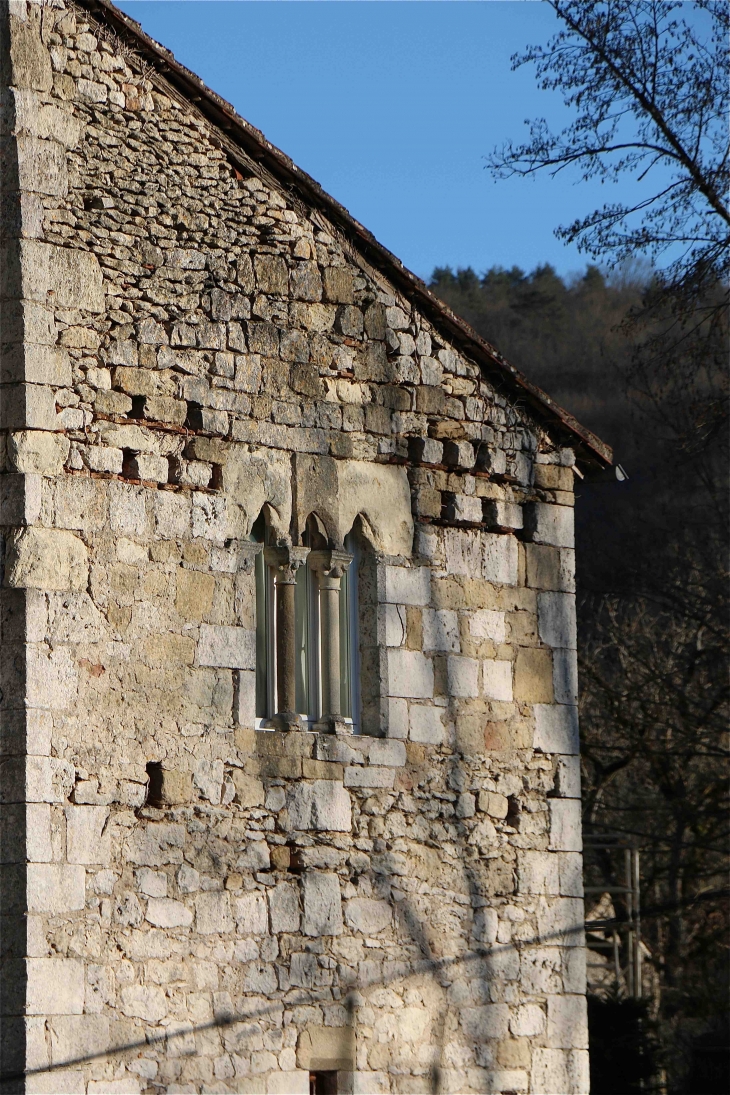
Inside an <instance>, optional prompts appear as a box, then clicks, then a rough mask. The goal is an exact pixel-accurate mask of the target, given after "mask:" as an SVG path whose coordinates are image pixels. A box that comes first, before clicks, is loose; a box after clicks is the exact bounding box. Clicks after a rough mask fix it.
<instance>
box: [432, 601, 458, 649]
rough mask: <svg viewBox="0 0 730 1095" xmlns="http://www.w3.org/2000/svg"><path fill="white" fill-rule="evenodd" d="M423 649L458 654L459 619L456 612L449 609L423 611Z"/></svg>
mask: <svg viewBox="0 0 730 1095" xmlns="http://www.w3.org/2000/svg"><path fill="white" fill-rule="evenodd" d="M423 649H424V650H439V651H441V650H444V651H449V652H451V653H458V652H459V650H460V649H461V648H460V645H459V618H458V616H457V614H456V612H453V611H451V610H449V609H442V610H441V609H439V610H434V609H432V608H427V609H424V612H423Z"/></svg>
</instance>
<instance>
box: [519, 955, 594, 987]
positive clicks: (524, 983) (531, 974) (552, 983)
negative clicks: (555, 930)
mask: <svg viewBox="0 0 730 1095" xmlns="http://www.w3.org/2000/svg"><path fill="white" fill-rule="evenodd" d="M578 950H579V948H575V947H571V948H568V949H567V950H565V951H562V952H561V950H560V948H559V947H555V946H549V947H533V946H530V947H527V948H526V949H524V950H523V951H522V954H521V956H520V984H521V987H522V990H523V991H524V992H525V993H526V994H528V995H530V996H535V995H539V996H544V995H545V994H546V993H550V992H560V990H561V985H562V980H561V976H560V966H561V957H562V956H564V955H566V954H568V953H572V952H573V951H578Z"/></svg>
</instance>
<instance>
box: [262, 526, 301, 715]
mask: <svg viewBox="0 0 730 1095" xmlns="http://www.w3.org/2000/svg"><path fill="white" fill-rule="evenodd" d="M308 554H309V548H303V547H292V546H284V547H269V548H265V550H264V558H265V559H266V562H267V564H268V565H269V566H270V567H272V569H273V571H274V575H275V580H276V715H275V716H274V718H273V720H272V722H273V724H274V725H275V726H276V727H277V729H280V730H291V729H294V728H295V727H297V726H299V721H300V720H299V716H298V714H297V711H296V630H295V607H294V606H295V587H296V582H297V571H298V570H299V567H300V566H303V565H304V564H305V563H306V561H307V555H308Z"/></svg>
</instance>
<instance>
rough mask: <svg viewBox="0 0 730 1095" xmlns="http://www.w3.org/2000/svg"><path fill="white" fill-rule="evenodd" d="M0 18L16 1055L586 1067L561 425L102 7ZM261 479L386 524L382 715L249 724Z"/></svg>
mask: <svg viewBox="0 0 730 1095" xmlns="http://www.w3.org/2000/svg"><path fill="white" fill-rule="evenodd" d="M4 18H5V19H6V20H7V22H6V31H7V37H6V42H7V43H8V44H9V54H10V55H9V57H8V56H6V57H5V58H4V65H5V72H6V77H5V78H6V80H7V82H8V83H9V84H10V89H8V88H6V87H5V86H3V91H2V96H3V100H2V130H1V132H2V141H3V164H4V171H3V210H4V214H3V233H4V238H3V255H4V262H3V284H2V293H1V296H2V307H3V312H2V324H3V330H2V343H3V356H2V376H1V381H2V391H1V395H2V405H1V410H2V425H3V427H4V434H3V438H4V442H5V449H4V452H5V455H4V475H3V476H2V480H3V485H2V525H3V526H4V531H5V539H6V545H7V547H6V560H5V588H4V590H3V615H2V636H1V637H2V643H3V646H2V674H3V681H2V687H3V699H2V707H3V721H2V728H3V734H2V751H3V761H4V763H3V769H2V771H3V776H2V780H1V784H2V788H1V789H2V794H3V796H4V800H5V805H4V806H3V810H4V815H3V816H4V819H5V823H4V829H3V833H4V844H3V848H4V851H3V863H5V864H6V866H5V867H4V868H3V870H4V872H5V878H6V885H5V887H4V895H5V896H4V901H5V907H4V915H5V916H6V918H7V920H6V923H7V924H11V923H12V924H13V925H15V927H14V929H13V930H14V934H13V935H12V939H13V944H12V949H13V958H14V960H16V961H17V962H20V960H21V959H23V958H25V957H28V965H27V970H28V972H27V981H22V982H21V981H18V979H17V978H16V979H15V981H14V985H15V991H13V992H10V991H9V990H8V988H7V986H5V987H4V988H3V997H2V999H3V1004H2V1006H3V1009H4V1011H5V1013H6V1014H8V1015H19V1014H20V1013H21V1012H22V1010H23V1002H22V1001H20V1002H19V998H18V997H19V994H20V995H23V993H24V994H25V1010H26V1011H27V1012H28V1013H29V1017H28V1018H27V1019H25V1020H24V1021H22V1020H18V1023H19V1025H17V1024H16V1025H12V1024H11V1025H10V1026H8V1025H7V1024H6V1030H12V1032H13V1036H12V1038H11V1039H10V1040H9V1041H6V1044H5V1046H4V1049H3V1052H4V1054H5V1056H4V1061H5V1066H4V1067H6V1068H12V1067H16V1065H17V1062H18V1060H20V1059H21V1058H22V1059H23V1061H24V1063H26V1064H27V1066H28V1067H31V1068H39V1069H44V1068H47V1067H48V1066H49V1065H55V1066H57V1065H59V1063H60V1064H63V1062H68V1061H72V1060H74V1059H75V1058H78V1057H84V1056H86V1055H91V1056H92V1057H93V1059H90V1060H88V1061H86V1062H82V1063H77V1064H75V1065H69V1066H68V1067H64V1068H62V1069H61V1072H60V1074H59V1073H58V1072H57V1073H54V1074H53V1075H54V1080H53V1083H54V1084H55V1085H58V1084H60V1083H63V1084H66V1085H67V1086H66V1087H65V1090H68V1091H77V1090H78V1091H85V1090H87V1088H86V1085H87V1084H88V1085H89V1086H88V1091H90V1092H91V1091H95V1090H99V1091H101V1090H103V1091H110V1090H119V1091H133V1090H147V1085H148V1083H153V1084H155V1085H157V1086H156V1087H154V1088H153V1087H150V1088H149V1090H153V1089H154V1090H170V1091H173V1090H191V1091H214V1090H215V1091H252V1092H258V1091H280V1090H299V1087H301V1089H302V1090H307V1086H306V1085H307V1078H306V1070H307V1069H309V1068H311V1067H315V1068H316V1067H320V1068H340V1070H341V1071H342V1073H343V1075H342V1077H341V1083H348V1082H349V1083H352V1084H354V1085H355V1090H373V1091H386V1092H387V1091H394V1092H399V1091H422V1090H424V1089H425V1088H424V1085H431V1084H432V1083H435V1084H437V1085H440V1087H439V1088H438V1089H439V1090H454V1091H456V1090H458V1091H498V1090H528V1089H529V1090H531V1091H534V1092H539V1091H546V1090H553V1087H552V1086H550V1085H557V1086H554V1090H561V1091H562V1090H565V1091H582V1090H584V1089H585V1084H586V1082H587V1081H586V1054H585V1044H586V1043H585V1019H584V1001H583V996H582V994H583V992H584V969H583V967H584V952H583V948H582V936H581V932H580V930H576V928H577V927H578V926H579V925H580V924H581V923H582V901H581V894H582V889H581V880H580V831H579V816H580V815H579V801H578V795H579V778H578V765H577V757H576V755H575V754H576V752H577V720H576V715H575V707H574V704H575V701H576V680H575V621H574V582H573V574H574V567H573V540H572V508H571V507H572V501H573V495H572V478H573V476H572V470H571V465H572V453H570V452H568V451H565V450H560V449H558V448H557V447H556V446H555V445H554V444H553V443H552V442H551V440H550V438H549V437H548V436H547V435H546V434H545V432H544V431H542V430H541V429H539V428H538V427H537V426H536V424H535V423H534V422H532V421H531V420H530V418H529V417H528V416H527V415H526V414H525V413H524V411H521V410H520V409H519V408H516V407H514V406H513V405H511V403H510V401H509V399H508V398H507V397H506V395H505V394H500V393H499V392H496V391H495V390H494V389H493V388H492V387H490V386H489V385H488V384H487V383H486V382H485V381H484V380H483V379H481V377H480V373H479V370H478V368H477V366H476V365H475V364H474V363H472V362H470V361H469V360H467V359H465V358H464V357H463V356H462V355H460V354H459V353H457V352H456V351H455V350H454V349H453V347H452V346H450V345H449V343H448V340H447V339H445V338H444V337H442V336H441V335H440V334H439V332H438V331H436V330H435V329H434V328H433V326H432V325H431V324H430V323H429V322H428V321H427V320H426V319H425V318H424V317H423V316H421V315H419V314H418V312H417V311H415V310H414V309H413V308H412V307H411V305H410V304H409V302H408V301H407V300H405V299H404V298H402V297H401V296H399V294H398V293H397V292H396V291H395V290H394V289H393V287H392V286H390V285H389V284H388V282H387V281H386V279H385V278H384V277H383V276H382V275H381V274H378V273H377V272H375V271H373V270H372V269H371V268H370V267H369V266H368V264H367V263H366V262H364V261H363V260H362V259H361V258H359V257H358V256H357V254H356V253H355V252H354V251H353V249H352V248H351V246H350V245H349V244H347V242H346V241H344V240H342V239H341V238H339V237H338V235H337V233H336V232H335V231H334V230H333V229H332V228H331V226H330V225H328V224H327V223H326V221H325V220H324V218H323V216H322V215H321V214H312V213H310V212H308V211H307V210H306V209H304V208H302V206H301V204H300V203H299V202H297V201H295V200H294V199H292V198H290V197H288V196H287V195H286V194H285V193H284V192H283V191H282V190H280V189H279V188H277V187H276V186H275V185H274V184H273V182H272V180H270V179H268V178H266V179H263V178H261V177H258V176H253V175H246V173H245V170H242V168H244V169H245V164H244V163H243V162H239V163H238V164H237V166H234V164H232V163H231V162H230V160H229V159H228V157H227V155H226V153H225V151H224V149H223V148H222V146H221V141H220V139H219V138H218V136H217V135H216V133H215V132H214V131H213V130H212V128H211V126H210V125H209V124H208V123H207V122H206V121H205V120H204V119H202V118H201V117H199V116H198V115H197V114H196V113H195V111H194V109H193V108H191V107H190V106H187V105H185V104H182V103H180V102H179V101H177V99H176V97H175V95H174V93H172V92H171V91H170V89H167V92H166V89H165V87H164V85H163V84H162V83H161V81H160V79H159V78H158V77H155V78H154V80H153V79H151V76H150V73H149V71H148V70H146V69H145V66H144V64H142V63H140V61H139V59H138V58H135V56H134V55H133V54H132V53H130V51H129V49H128V48H127V47H126V46H122V44H121V43H120V42H119V40H118V39H115V38H114V36H113V35H111V34H108V33H107V32H104V31H101V30H100V29H99V28H98V27H96V26H95V25H91V24H90V23H89V22H88V20H86V22H84V21H83V20H84V18H85V17H83V15H81V14H78V15H75V14H74V12H73V11H72V10H71V9H65V8H63V7H60V6H58V7H55V8H50V7H47V8H45V9H43V11H42V13H41V11H40V10H39V8H38V6H36V5H28V7H27V8H26V6H25V5H24V4H16V5H12V6H11V9H10V12H9V13H8V12H7V11H6V13H5V15H4ZM477 461H478V464H477ZM409 500H410V507H409V505H408V503H409ZM264 502H266V503H268V504H269V505H270V507H271V512H272V514H273V519H274V523H275V528H276V531H277V534H278V535H279V536H280V538H281V539H283V540H287V539H289V540H290V541H293V542H294V543H298V542H299V541H300V537H301V534H302V531H303V527H304V521H305V519H306V516H307V514H308V513H309V512H310V511H311V510H312V509H316V510H317V512H319V513H320V516H321V517H322V519H323V521H324V524H325V526H326V528H327V531H328V534H329V535H330V538H331V540H332V541H333V543H335V544H341V542H342V539H343V538H344V536H345V535H346V533H347V532H348V531H349V529H350V528H351V527H352V523H353V520H354V519H355V517H356V516H357V515H358V514H361V515H362V516H363V517H364V518H365V520H366V523H367V528H368V534H369V536H370V538H371V542H372V545H373V549H374V551H375V555H376V559H377V575H376V586H377V590H376V592H375V597H376V600H377V602H378V605H379V607H378V608H377V613H376V618H374V619H373V621H372V627H373V634H374V635H375V636H376V648H377V667H376V670H375V671H374V672H375V673H376V677H377V681H376V683H375V684H374V685H373V687H374V689H375V690H376V691H377V693H378V718H377V726H376V730H377V733H378V735H380V736H379V737H362V738H355V739H350V740H349V741H348V740H347V739H343V738H342V737H341V736H339V735H337V736H328V735H317V734H309V733H290V734H281V733H272V732H258V733H257V732H255V731H254V726H253V709H252V696H253V693H252V689H253V668H254V667H253V663H252V661H251V653H250V651H251V647H252V642H251V638H252V629H253V628H254V626H255V621H254V590H253V572H252V557H251V555H250V553H249V551H248V549H247V548H246V546H245V545H246V538H247V536H248V534H249V532H250V529H251V525H252V523H253V521H254V520H255V519H256V517H257V516H258V514H259V512H260V510H261V507H262V505H263V504H264ZM150 762H155V763H159V764H161V765H162V766H163V768H164V769H165V771H166V772H167V773H168V786H169V787H170V788H173V789H174V790H171V791H170V805H169V807H167V808H153V807H151V806H149V805H145V802H146V794H147V781H148V769H147V765H148V764H149V763H150ZM25 908H27V909H28V911H29V913H30V915H29V916H28V917H27V919H25V918H24V917H23V911H24V909H25ZM16 929H17V930H16ZM10 937H11V936H10V935H8V938H10ZM14 968H15V967H14ZM20 984H22V986H24V987H22V988H18V987H17V986H18V985H20ZM231 1014H233V1015H235V1016H238V1017H241V1016H243V1017H245V1020H246V1021H245V1022H244V1021H242V1022H240V1023H238V1022H237V1023H233V1024H230V1025H226V1024H224V1025H222V1026H221V1025H216V1020H220V1019H221V1018H225V1017H226V1016H228V1015H231ZM185 1027H196V1028H197V1032H196V1033H183V1034H181V1035H180V1036H176V1037H168V1039H167V1041H165V1040H164V1039H163V1040H162V1041H157V1042H153V1043H152V1044H150V1045H149V1046H146V1047H144V1048H140V1047H141V1046H143V1044H144V1041H145V1038H148V1037H150V1036H151V1037H152V1038H158V1039H159V1038H161V1037H163V1036H164V1035H165V1034H166V1033H167V1034H168V1035H170V1034H171V1033H173V1032H174V1031H176V1030H177V1029H178V1028H185ZM10 1043H12V1044H10ZM120 1045H134V1046H136V1047H137V1048H134V1049H132V1050H129V1051H126V1052H115V1053H112V1054H107V1053H101V1055H100V1056H98V1057H94V1054H96V1053H98V1052H100V1051H105V1050H107V1049H108V1048H109V1047H110V1046H120ZM21 1067H22V1062H21ZM282 1073H284V1074H287V1075H284V1076H282ZM345 1074H347V1076H346V1075H345ZM434 1077H435V1078H434ZM48 1082H49V1080H48V1076H47V1074H43V1073H41V1074H39V1076H38V1077H35V1078H31V1079H29V1080H28V1084H29V1086H28V1090H51V1088H48V1087H47V1086H46V1087H44V1086H43V1084H46V1085H47V1083H48ZM111 1083H118V1084H119V1085H121V1086H119V1087H118V1088H117V1089H113V1088H111V1087H110V1086H109V1085H110V1084H111ZM95 1084H100V1085H103V1086H99V1087H95V1086H94V1085H95ZM282 1084H283V1085H284V1086H283V1087H282V1086H281V1085H282ZM33 1085H36V1086H33ZM176 1085H187V1086H183V1087H179V1086H176ZM287 1085H289V1086H287ZM292 1085H293V1086H292ZM297 1085H299V1086H297ZM52 1090H61V1088H60V1087H58V1086H53V1087H52Z"/></svg>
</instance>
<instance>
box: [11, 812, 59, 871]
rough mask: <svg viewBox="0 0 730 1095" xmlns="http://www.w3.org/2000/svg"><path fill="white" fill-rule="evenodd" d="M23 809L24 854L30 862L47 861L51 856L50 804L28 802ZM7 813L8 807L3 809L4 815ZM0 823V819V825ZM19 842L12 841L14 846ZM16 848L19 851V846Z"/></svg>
mask: <svg viewBox="0 0 730 1095" xmlns="http://www.w3.org/2000/svg"><path fill="white" fill-rule="evenodd" d="M24 810H25V823H26V824H25V828H26V835H25V855H27V858H28V860H29V862H31V863H47V862H48V861H49V860H51V859H52V858H53V846H52V843H51V807H50V804H49V803H46V802H34V803H30V802H29V803H27V805H26V806H25V808H24ZM9 813H10V808H9V807H8V808H6V811H5V815H6V817H7V816H8V814H9ZM2 824H3V822H2V819H0V826H2ZM19 844H20V841H19V840H17V839H16V840H14V841H13V846H14V847H18V845H19ZM18 850H19V852H20V851H21V849H20V848H18ZM5 854H7V853H5ZM21 858H22V854H21Z"/></svg>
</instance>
